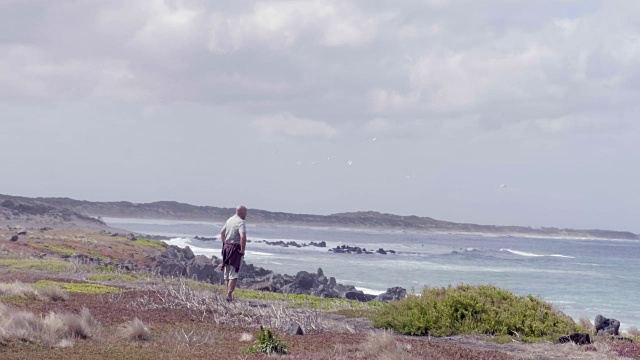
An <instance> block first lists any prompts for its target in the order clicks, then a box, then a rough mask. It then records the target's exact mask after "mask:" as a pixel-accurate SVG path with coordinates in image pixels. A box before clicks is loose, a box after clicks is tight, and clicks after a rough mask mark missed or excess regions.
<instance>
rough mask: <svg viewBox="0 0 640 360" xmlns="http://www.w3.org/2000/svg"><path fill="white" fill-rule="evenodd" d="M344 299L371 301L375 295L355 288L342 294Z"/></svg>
mask: <svg viewBox="0 0 640 360" xmlns="http://www.w3.org/2000/svg"><path fill="white" fill-rule="evenodd" d="M344 297H345V299H349V300H356V301H359V302H367V301H371V300H373V299H375V295H369V294H365V293H363V292H362V291H359V290H355V291H347V292H346V293H345V294H344Z"/></svg>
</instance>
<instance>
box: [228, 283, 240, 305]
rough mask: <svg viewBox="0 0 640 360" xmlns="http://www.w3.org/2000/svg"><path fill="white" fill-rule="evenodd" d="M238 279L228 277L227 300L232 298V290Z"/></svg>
mask: <svg viewBox="0 0 640 360" xmlns="http://www.w3.org/2000/svg"><path fill="white" fill-rule="evenodd" d="M237 282H238V279H230V280H228V283H227V301H231V300H233V290H235V289H236V283H237Z"/></svg>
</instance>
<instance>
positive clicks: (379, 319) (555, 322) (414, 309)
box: [372, 285, 581, 341]
mask: <svg viewBox="0 0 640 360" xmlns="http://www.w3.org/2000/svg"><path fill="white" fill-rule="evenodd" d="M372 320H373V326H375V327H378V328H385V329H392V330H394V331H395V332H397V333H400V334H407V335H432V336H451V335H456V334H490V335H509V336H517V337H520V338H521V339H522V340H524V341H528V340H531V341H532V340H534V339H536V338H538V339H539V338H552V337H556V336H558V335H565V334H568V333H571V332H575V331H579V330H581V329H580V328H579V327H578V326H577V325H576V324H575V322H574V321H573V320H572V319H571V318H569V317H568V316H566V315H564V314H562V313H559V312H557V311H556V310H555V309H554V308H553V307H552V306H551V305H550V304H548V303H546V302H544V301H542V300H540V299H538V298H536V297H534V296H531V295H528V296H517V295H515V294H513V293H510V292H509V291H506V290H502V289H499V288H497V287H495V286H490V285H479V286H470V285H459V286H457V287H452V286H449V287H448V288H428V287H427V288H425V289H424V290H423V292H422V294H421V296H417V295H410V296H408V297H407V298H405V299H403V300H400V301H397V302H392V303H390V304H388V305H387V306H384V307H381V308H379V309H378V310H377V311H375V313H374V314H373V316H372Z"/></svg>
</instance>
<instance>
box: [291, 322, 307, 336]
mask: <svg viewBox="0 0 640 360" xmlns="http://www.w3.org/2000/svg"><path fill="white" fill-rule="evenodd" d="M287 333H289V334H290V335H304V332H303V331H302V328H301V327H300V324H298V323H296V322H292V323H291V325H289V329H288V330H287Z"/></svg>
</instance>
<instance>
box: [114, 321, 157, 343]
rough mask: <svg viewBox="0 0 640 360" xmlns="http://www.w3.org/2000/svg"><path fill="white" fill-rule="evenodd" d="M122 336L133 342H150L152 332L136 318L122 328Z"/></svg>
mask: <svg viewBox="0 0 640 360" xmlns="http://www.w3.org/2000/svg"><path fill="white" fill-rule="evenodd" d="M120 336H121V337H123V338H125V339H129V340H133V341H148V340H150V339H151V331H150V330H149V328H148V327H147V326H146V325H145V324H144V323H143V322H142V321H141V320H140V319H138V318H135V319H133V320H131V321H127V322H126V323H124V324H123V325H122V326H121V327H120Z"/></svg>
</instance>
